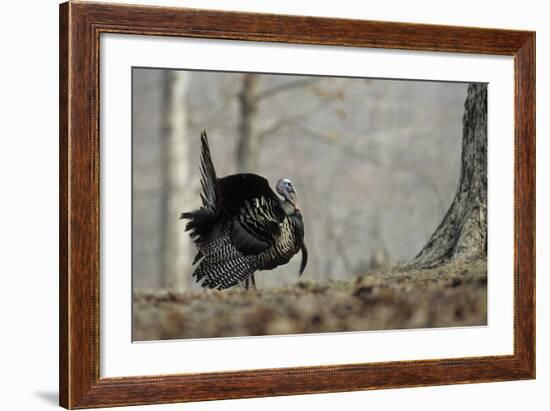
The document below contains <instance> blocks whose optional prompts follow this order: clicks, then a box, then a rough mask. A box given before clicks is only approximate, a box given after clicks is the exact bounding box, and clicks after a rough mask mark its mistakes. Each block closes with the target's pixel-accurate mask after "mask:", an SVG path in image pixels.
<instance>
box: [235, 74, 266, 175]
mask: <svg viewBox="0 0 550 411" xmlns="http://www.w3.org/2000/svg"><path fill="white" fill-rule="evenodd" d="M259 80H260V78H259V77H258V75H257V74H250V73H249V74H244V75H243V81H242V88H241V92H240V94H239V102H240V114H241V116H240V123H239V137H238V143H237V168H238V170H239V172H241V173H251V172H258V158H259V155H260V147H259V145H260V141H259V140H260V137H259V135H258V130H257V127H256V121H257V111H258V101H257V98H256V95H257V89H258V83H259Z"/></svg>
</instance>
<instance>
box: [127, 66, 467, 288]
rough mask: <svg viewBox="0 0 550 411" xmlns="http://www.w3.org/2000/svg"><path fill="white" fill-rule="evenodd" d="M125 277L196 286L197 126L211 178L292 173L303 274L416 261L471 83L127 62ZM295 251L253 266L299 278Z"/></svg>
mask: <svg viewBox="0 0 550 411" xmlns="http://www.w3.org/2000/svg"><path fill="white" fill-rule="evenodd" d="M132 75H133V116H132V121H133V144H132V147H133V148H132V150H133V255H132V267H133V286H134V289H156V288H171V289H175V290H179V291H185V290H190V289H191V290H192V289H198V288H199V287H198V286H197V285H196V284H194V281H193V278H192V277H191V274H192V272H193V268H194V267H192V265H191V261H192V258H193V256H194V254H195V249H194V247H193V244H192V242H191V239H190V238H189V236H188V234H187V233H185V232H184V225H185V223H184V222H183V221H181V220H179V215H180V213H181V212H182V211H188V210H192V209H195V208H197V207H198V206H199V205H200V197H199V193H200V182H199V171H198V166H199V136H200V131H201V130H202V129H206V130H207V131H208V136H209V140H210V146H211V151H212V156H213V160H214V164H215V167H216V171H217V173H218V175H219V176H224V175H227V174H231V173H236V172H255V173H258V174H261V175H263V176H264V177H266V178H267V179H268V180H269V181H270V183H271V186H272V188H274V184H275V183H276V181H277V180H278V179H279V178H282V177H288V178H290V179H291V180H292V181H293V183H294V185H295V187H296V189H297V193H298V200H299V202H300V206H301V209H302V213H303V215H304V222H305V227H306V243H307V245H308V249H309V254H310V255H309V263H308V267H307V269H306V271H305V273H304V276H303V279H304V280H309V281H313V282H315V283H321V284H322V283H326V282H329V281H340V280H350V279H353V278H355V277H359V276H362V275H364V274H365V273H366V272H369V271H371V270H376V269H381V268H384V267H387V266H391V265H395V264H396V263H399V262H402V261H407V260H410V259H412V258H413V257H415V255H417V254H418V252H419V251H420V250H421V249H422V247H423V246H424V245H425V244H426V242H427V240H428V239H429V238H430V235H431V234H432V233H433V232H434V230H435V229H436V228H437V226H438V224H439V223H440V222H441V221H442V219H443V217H444V215H445V213H446V212H447V210H448V209H449V204H451V202H452V200H453V197H454V195H455V192H456V190H457V184H458V181H459V173H460V163H461V145H462V131H463V124H462V118H463V114H464V102H465V99H466V96H467V89H468V84H466V83H450V82H428V81H410V80H407V81H400V80H380V79H359V78H331V77H306V76H289V75H271V74H243V73H222V72H200V71H171V70H163V69H144V68H134V69H133V73H132ZM299 261H300V257H299V256H296V257H295V258H294V259H293V260H292V261H291V262H290V263H289V264H287V265H286V266H282V267H279V268H277V269H275V270H273V271H265V272H264V271H262V272H258V273H257V275H256V279H257V283H258V288H259V289H266V288H273V287H281V286H284V285H287V284H293V283H295V282H296V281H297V272H298V266H299Z"/></svg>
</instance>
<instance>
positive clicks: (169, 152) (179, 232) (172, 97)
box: [161, 71, 192, 290]
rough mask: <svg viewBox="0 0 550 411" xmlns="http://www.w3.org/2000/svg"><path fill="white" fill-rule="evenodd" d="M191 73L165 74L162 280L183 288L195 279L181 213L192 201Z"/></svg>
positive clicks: (166, 285) (171, 72)
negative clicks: (189, 155) (189, 122)
mask: <svg viewBox="0 0 550 411" xmlns="http://www.w3.org/2000/svg"><path fill="white" fill-rule="evenodd" d="M188 85H189V74H188V73H185V72H182V71H166V72H165V77H164V113H163V119H162V121H163V147H162V150H163V151H162V161H163V164H161V166H162V167H163V170H164V173H163V175H164V187H163V196H162V220H163V221H162V230H163V231H162V246H161V253H162V256H161V257H162V283H163V286H164V287H172V288H177V289H179V290H183V289H186V288H188V286H189V282H190V281H191V273H190V271H189V270H190V268H189V267H191V251H192V250H191V247H190V244H189V240H188V238H187V237H188V236H187V235H186V233H184V225H183V224H181V223H180V221H179V215H180V213H181V210H182V208H184V206H185V204H188V203H189V198H188V196H189V190H186V186H188V185H189V167H188V152H189V140H188V138H187V107H186V98H187V89H188Z"/></svg>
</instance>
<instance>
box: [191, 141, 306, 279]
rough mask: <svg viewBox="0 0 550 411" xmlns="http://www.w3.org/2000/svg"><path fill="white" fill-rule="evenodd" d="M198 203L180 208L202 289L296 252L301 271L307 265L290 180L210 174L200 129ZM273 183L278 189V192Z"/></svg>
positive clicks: (211, 168) (269, 266) (282, 260)
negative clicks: (299, 254) (196, 206)
mask: <svg viewBox="0 0 550 411" xmlns="http://www.w3.org/2000/svg"><path fill="white" fill-rule="evenodd" d="M200 170H201V186H202V193H201V199H202V203H203V206H202V207H201V208H200V209H198V210H194V211H190V212H184V213H182V215H181V218H183V219H187V220H188V222H187V225H186V230H187V231H189V232H190V235H191V238H192V239H193V241H194V243H195V245H196V247H197V250H198V253H197V256H196V257H195V260H194V262H193V264H195V263H197V262H198V263H199V265H198V266H197V268H196V269H195V271H194V273H193V276H194V277H195V278H196V281H197V282H200V284H201V285H202V286H203V287H208V288H218V289H225V288H229V287H232V286H235V285H237V284H238V283H239V282H241V281H243V280H247V279H248V278H250V277H253V275H254V273H255V272H256V271H258V270H269V269H273V268H275V267H277V266H279V265H282V264H286V263H288V262H289V261H290V259H291V258H292V257H293V256H294V255H295V254H296V253H297V252H299V251H300V250H302V263H301V265H300V272H299V274H300V275H301V274H302V273H303V271H304V269H305V267H306V264H307V248H306V246H305V244H304V225H303V221H302V214H301V212H300V210H299V209H298V208H297V207H296V201H295V191H294V188H293V187H292V184H291V183H290V180H287V179H284V180H281V181H280V182H279V183H278V184H277V190H278V191H279V194H281V195H282V196H283V197H284V199H280V198H279V197H278V196H277V194H276V193H275V192H274V191H273V190H272V189H271V188H270V186H269V183H268V181H267V180H266V179H265V178H264V177H261V176H259V175H256V174H250V173H241V174H234V175H230V176H226V177H222V178H218V177H217V176H216V171H215V168H214V164H213V162H212V157H211V154H210V148H209V145H208V138H207V135H206V131H203V132H202V133H201V166H200ZM279 187H281V188H280V190H279Z"/></svg>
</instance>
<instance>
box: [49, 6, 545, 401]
mask: <svg viewBox="0 0 550 411" xmlns="http://www.w3.org/2000/svg"><path fill="white" fill-rule="evenodd" d="M109 32H112V33H129V34H140V35H162V36H178V37H201V38H214V39H232V40H256V41H274V42H287V43H300V44H319V45H333V46H354V47H378V48H391V49H404V50H421V51H434V52H436V51H437V52H463V53H485V54H499V55H509V56H514V59H515V76H516V79H515V85H516V92H515V133H516V138H515V156H516V157H515V158H516V160H515V161H516V166H515V210H516V212H515V239H514V241H515V255H514V261H515V277H514V283H515V301H514V310H515V314H514V336H515V340H514V354H513V355H510V356H495V357H478V358H462V359H452V360H448V359H442V360H431V361H408V362H390V363H378V364H356V365H345V364H343V365H334V366H324V367H299V368H283V369H273V370H243V371H239V372H218V373H204V374H181V375H166V376H160V377H158V376H156V377H124V378H100V374H99V350H100V344H99V320H98V319H99V298H100V295H99V252H100V250H99V230H100V221H99V141H100V140H99V131H98V130H99V110H98V107H99V106H98V104H99V47H100V34H101V33H109ZM59 47H60V53H59V55H60V89H59V92H60V105H61V107H60V119H59V120H60V121H59V124H60V213H59V216H60V247H59V252H60V278H59V282H60V378H59V380H60V396H59V398H60V404H61V405H62V406H64V407H67V408H89V407H99V406H121V405H131V404H151V403H169V402H180V401H198V400H209V399H222V398H245V397H259V396H274V395H289V394H305V393H316V392H335V391H351V390H366V389H381V388H397V387H413V386H421V385H440V384H459V383H469V382H487V381H504V380H514V379H527V378H534V376H535V310H534V308H535V34H534V33H533V32H526V31H512V30H494V29H482V28H465V27H450V26H434V25H421V24H405V23H386V22H377V21H354V20H345V19H329V18H313V17H297V16H278V15H264V14H253V13H228V12H217V11H205V10H192V9H179V8H160V7H149V6H128V5H110V4H93V3H78V2H77V3H65V4H62V5H61V6H60V46H59Z"/></svg>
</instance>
